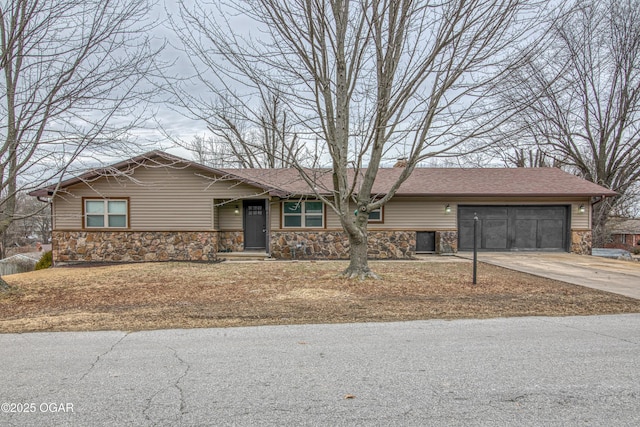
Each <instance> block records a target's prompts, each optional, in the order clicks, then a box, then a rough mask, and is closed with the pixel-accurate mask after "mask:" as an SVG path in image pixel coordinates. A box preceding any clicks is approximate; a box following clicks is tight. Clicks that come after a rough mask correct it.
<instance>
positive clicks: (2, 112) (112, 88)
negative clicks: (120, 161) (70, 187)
mask: <svg viewBox="0 0 640 427" xmlns="http://www.w3.org/2000/svg"><path fill="white" fill-rule="evenodd" d="M150 7H151V4H150V3H149V2H147V1H128V0H56V1H41V0H2V1H0V48H1V49H2V50H1V56H0V70H1V71H2V75H3V77H4V78H3V79H2V80H1V83H0V137H1V138H2V142H1V143H0V144H1V145H0V234H2V233H4V231H5V230H6V229H7V227H9V226H10V225H11V223H12V222H13V221H14V220H15V219H16V218H17V217H18V216H17V215H16V197H17V194H18V192H20V191H28V190H30V189H34V188H37V187H38V186H41V185H42V184H44V183H51V182H52V180H56V179H58V180H59V179H61V178H62V176H63V175H64V174H65V173H66V172H67V170H68V168H69V167H70V164H71V162H72V161H74V160H77V159H78V158H79V156H81V155H83V156H93V158H95V159H99V158H100V157H102V156H104V155H107V153H109V150H112V149H114V148H115V147H116V146H117V150H118V152H119V154H120V155H121V153H122V151H123V150H126V149H127V144H129V143H130V141H129V140H128V139H129V136H130V130H131V129H132V128H133V127H134V126H135V125H136V124H138V123H139V121H140V120H141V119H142V115H141V114H144V112H143V113H140V110H139V109H138V108H139V107H140V104H141V102H142V101H144V100H145V99H146V97H147V96H149V95H150V94H151V90H150V89H148V88H150V87H151V85H149V84H147V82H146V81H145V79H147V78H148V77H149V76H150V74H151V73H152V71H153V68H152V67H154V66H155V64H154V61H153V59H154V57H155V53H156V52H157V50H158V49H159V48H155V49H152V48H151V41H150V39H149V38H148V36H147V35H146V33H147V31H148V30H149V28H151V27H150V25H149V24H145V22H148V21H147V20H148V15H149V13H150ZM145 87H146V89H145Z"/></svg>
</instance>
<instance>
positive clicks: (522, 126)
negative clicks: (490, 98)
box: [494, 0, 640, 246]
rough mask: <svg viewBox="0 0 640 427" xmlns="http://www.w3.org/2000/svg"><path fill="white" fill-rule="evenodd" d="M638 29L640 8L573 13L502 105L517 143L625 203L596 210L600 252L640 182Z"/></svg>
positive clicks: (635, 4) (629, 4)
mask: <svg viewBox="0 0 640 427" xmlns="http://www.w3.org/2000/svg"><path fill="white" fill-rule="evenodd" d="M638 22H640V1H638V0H605V1H601V0H578V1H575V2H573V3H571V4H569V5H567V6H566V8H565V9H564V10H563V11H561V14H559V15H558V17H557V19H556V20H555V21H553V23H552V25H550V27H549V29H548V31H547V32H546V34H547V35H548V39H547V41H546V44H545V48H544V49H542V50H539V51H537V52H536V53H535V54H532V52H531V51H529V52H527V53H526V54H525V55H523V59H524V60H525V61H524V62H523V63H524V66H523V67H521V68H518V69H514V70H513V72H512V73H510V74H509V75H508V77H507V78H505V80H504V81H503V82H502V84H501V85H500V86H497V88H499V89H500V91H499V92H497V94H496V97H495V98H494V99H497V100H498V103H499V104H500V105H501V106H502V107H503V108H504V111H507V112H508V114H509V116H510V117H511V118H512V120H510V121H509V126H507V129H508V132H509V134H510V138H511V141H517V144H518V145H520V146H522V143H525V144H527V145H528V146H529V147H534V148H536V149H538V150H541V151H542V152H545V153H546V154H547V156H549V157H552V158H554V159H558V160H561V162H562V163H564V164H565V168H566V169H568V170H570V171H572V172H574V173H576V174H578V175H580V176H582V177H583V178H585V179H587V180H589V181H592V182H595V183H597V184H600V185H602V186H604V187H607V188H610V189H612V190H614V191H617V192H618V193H620V194H621V195H622V197H620V198H619V199H617V200H614V199H607V200H604V201H601V202H599V203H597V204H595V205H594V219H593V221H594V222H593V230H594V236H593V244H594V246H600V245H602V244H603V243H604V242H605V241H606V239H607V236H606V229H605V227H604V225H605V223H606V221H607V218H608V217H609V214H610V212H612V210H613V211H616V210H617V208H616V205H617V204H618V203H622V202H624V203H628V201H629V197H630V196H632V191H631V190H632V189H633V188H632V186H633V184H634V183H637V182H638V180H639V179H640V26H639V25H638ZM494 108H496V105H494ZM511 113H515V114H511Z"/></svg>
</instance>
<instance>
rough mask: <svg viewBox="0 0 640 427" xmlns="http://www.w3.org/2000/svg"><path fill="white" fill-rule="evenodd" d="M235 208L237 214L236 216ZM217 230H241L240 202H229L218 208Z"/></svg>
mask: <svg viewBox="0 0 640 427" xmlns="http://www.w3.org/2000/svg"><path fill="white" fill-rule="evenodd" d="M236 206H237V207H238V213H237V214H236V212H235V211H236ZM218 218H219V221H220V222H219V225H218V229H219V230H227V231H232V230H233V231H237V230H242V201H241V200H238V201H236V202H230V203H227V204H225V205H222V206H219V207H218Z"/></svg>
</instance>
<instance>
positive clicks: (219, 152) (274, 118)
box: [167, 85, 313, 168]
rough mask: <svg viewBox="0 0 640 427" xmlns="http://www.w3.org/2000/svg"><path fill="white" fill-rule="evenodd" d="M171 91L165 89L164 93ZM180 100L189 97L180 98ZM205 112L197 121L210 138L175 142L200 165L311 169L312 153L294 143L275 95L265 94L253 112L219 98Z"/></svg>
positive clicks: (197, 137)
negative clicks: (300, 165)
mask: <svg viewBox="0 0 640 427" xmlns="http://www.w3.org/2000/svg"><path fill="white" fill-rule="evenodd" d="M172 88H173V86H172V85H168V86H167V89H168V90H171V89H172ZM181 98H187V99H191V98H192V96H189V95H188V94H182V95H181ZM188 105H192V102H191V101H190V102H189V104H188ZM205 111H206V112H207V114H206V115H204V117H200V119H202V120H204V121H205V122H206V123H207V129H208V130H209V131H210V132H211V135H207V136H204V137H202V136H195V137H194V138H193V139H192V140H191V141H189V142H187V143H185V142H183V141H179V140H176V141H175V142H176V143H178V145H180V146H182V147H183V148H186V149H188V150H189V151H191V152H192V153H193V154H194V155H195V157H196V160H198V161H200V162H201V163H203V164H208V165H210V166H216V167H242V168H280V167H288V166H290V165H292V164H294V163H295V162H296V161H297V162H299V163H305V164H308V165H309V166H312V165H313V160H312V158H313V156H312V153H309V151H308V150H306V149H305V146H304V145H302V144H300V143H299V142H298V141H297V135H296V133H295V131H294V129H293V127H292V125H291V123H290V122H289V121H288V120H287V112H286V111H285V110H284V109H283V108H282V101H281V99H280V96H279V95H278V94H273V95H270V94H267V97H266V98H264V99H262V100H261V107H260V108H259V109H258V110H257V111H256V112H254V111H252V110H249V109H247V108H245V107H243V106H242V105H239V104H238V103H237V102H235V101H234V99H233V98H231V99H228V97H220V98H219V99H218V100H217V102H216V103H215V104H214V105H212V106H211V107H210V108H209V107H207V108H205Z"/></svg>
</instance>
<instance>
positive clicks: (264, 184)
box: [29, 151, 616, 197]
mask: <svg viewBox="0 0 640 427" xmlns="http://www.w3.org/2000/svg"><path fill="white" fill-rule="evenodd" d="M158 158H160V159H164V160H169V161H170V162H176V163H181V164H184V165H188V166H192V167H195V168H197V169H200V170H202V171H205V172H208V173H213V174H216V175H225V176H228V177H229V178H230V179H238V180H240V181H244V182H246V183H248V184H250V185H253V186H256V187H258V188H262V189H264V190H267V191H268V192H269V193H270V194H272V195H277V196H280V197H284V196H288V195H301V194H312V193H313V190H312V189H311V187H310V186H309V185H308V184H307V182H306V181H305V180H304V179H303V178H302V177H301V176H300V173H299V172H298V171H297V170H296V169H216V168H210V167H208V166H204V165H201V164H198V163H195V162H192V161H189V160H186V159H182V158H180V157H178V156H173V155H170V154H167V153H164V152H162V151H152V152H150V153H146V154H143V155H141V156H137V157H134V158H132V159H129V160H125V161H122V162H119V163H116V164H114V165H112V166H110V167H107V168H101V169H97V170H95V171H90V172H87V173H86V174H83V175H82V176H80V177H77V178H71V179H68V180H66V181H63V182H62V183H60V188H64V187H67V186H70V185H73V184H76V183H78V182H81V181H83V180H88V179H91V178H97V177H99V176H102V175H105V174H107V173H108V171H109V170H111V171H113V170H114V169H125V168H127V167H131V165H132V164H139V163H141V162H145V161H154V160H155V159H158ZM401 172H402V169H401V168H383V169H379V171H378V174H377V176H376V181H375V183H374V188H373V192H374V194H385V193H387V192H388V191H389V189H390V188H391V185H392V184H393V182H395V180H396V179H397V177H398V176H399V175H400V173H401ZM307 173H308V175H309V176H312V177H313V181H314V183H315V187H316V190H317V191H318V192H320V193H324V194H329V193H330V192H331V188H332V178H331V170H329V169H308V170H307ZM352 173H353V171H352ZM55 187H56V186H55V185H52V186H48V187H45V188H42V189H39V190H35V191H33V192H31V193H29V194H31V195H33V196H46V195H48V194H50V192H51V191H53V190H54V189H55ZM396 194H397V195H398V196H449V197H451V196H459V197H463V196H512V197H522V196H530V197H545V196H546V197H552V196H566V197H571V196H573V197H578V196H579V197H582V196H607V197H610V196H615V195H616V193H615V192H614V191H611V190H608V189H606V188H604V187H601V186H599V185H596V184H594V183H592V182H589V181H586V180H584V179H581V178H579V177H577V176H574V175H571V174H569V173H567V172H563V171H561V170H560V169H555V168H511V169H510V168H469V169H455V168H416V169H415V170H414V172H413V174H412V175H411V176H410V177H409V178H408V179H407V180H406V181H405V182H404V183H403V184H402V185H401V186H400V188H399V190H398V192H397V193H396Z"/></svg>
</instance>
